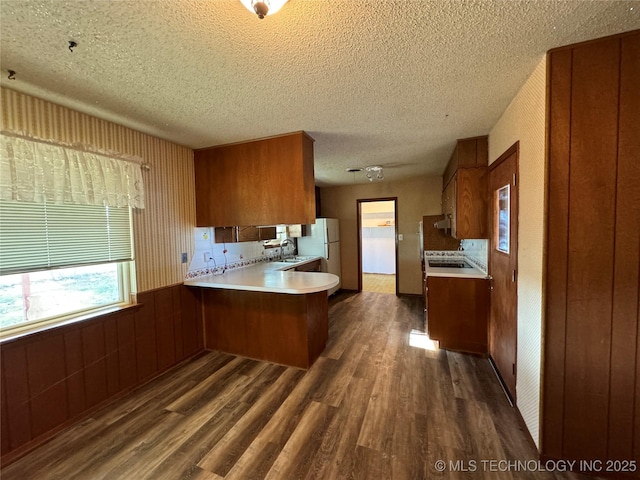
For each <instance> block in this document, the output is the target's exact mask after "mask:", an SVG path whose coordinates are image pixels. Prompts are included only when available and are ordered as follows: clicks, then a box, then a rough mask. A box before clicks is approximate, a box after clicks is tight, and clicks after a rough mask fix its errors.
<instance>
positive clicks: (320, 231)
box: [297, 218, 341, 295]
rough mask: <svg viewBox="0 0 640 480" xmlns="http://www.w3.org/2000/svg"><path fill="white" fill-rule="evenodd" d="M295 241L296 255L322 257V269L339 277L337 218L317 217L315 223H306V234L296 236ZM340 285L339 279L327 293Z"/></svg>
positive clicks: (338, 230) (338, 229)
mask: <svg viewBox="0 0 640 480" xmlns="http://www.w3.org/2000/svg"><path fill="white" fill-rule="evenodd" d="M309 230H310V231H311V232H310V233H309ZM297 242H298V255H314V256H318V257H322V271H323V272H327V273H333V274H334V275H337V276H338V278H340V228H339V226H338V219H337V218H317V219H316V223H313V224H311V225H307V235H306V236H304V237H300V238H298V239H297ZM340 285H341V282H340V281H339V282H338V285H336V286H335V287H333V288H332V289H331V290H329V295H331V294H332V293H335V292H336V291H337V290H338V289H339V288H340Z"/></svg>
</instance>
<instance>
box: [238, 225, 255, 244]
mask: <svg viewBox="0 0 640 480" xmlns="http://www.w3.org/2000/svg"><path fill="white" fill-rule="evenodd" d="M258 240H260V231H259V229H258V227H238V241H239V242H257V241H258Z"/></svg>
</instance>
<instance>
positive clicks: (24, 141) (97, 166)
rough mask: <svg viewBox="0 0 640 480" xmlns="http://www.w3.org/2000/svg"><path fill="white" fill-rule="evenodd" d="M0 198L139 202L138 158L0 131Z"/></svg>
mask: <svg viewBox="0 0 640 480" xmlns="http://www.w3.org/2000/svg"><path fill="white" fill-rule="evenodd" d="M0 199H2V200H8V201H10V200H17V201H21V202H31V203H54V204H63V203H64V204H75V205H107V206H110V207H127V206H129V207H133V208H144V185H143V181H142V172H141V168H140V164H139V163H136V162H131V161H127V160H123V159H119V158H112V157H109V156H106V155H102V154H98V153H94V152H87V151H82V150H81V149H74V148H70V147H66V146H62V145H54V144H51V143H47V142H42V141H38V140H32V139H29V138H25V137H20V136H14V135H8V134H5V133H2V134H0Z"/></svg>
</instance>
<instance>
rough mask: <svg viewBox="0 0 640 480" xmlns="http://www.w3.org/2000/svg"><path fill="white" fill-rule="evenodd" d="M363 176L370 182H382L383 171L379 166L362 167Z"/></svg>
mask: <svg viewBox="0 0 640 480" xmlns="http://www.w3.org/2000/svg"><path fill="white" fill-rule="evenodd" d="M364 171H365V172H366V173H365V175H366V176H367V179H369V181H370V182H373V181H374V180H380V181H382V180H384V171H383V170H382V167H381V166H380V165H370V166H368V167H364Z"/></svg>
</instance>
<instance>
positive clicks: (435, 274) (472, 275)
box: [425, 268, 489, 279]
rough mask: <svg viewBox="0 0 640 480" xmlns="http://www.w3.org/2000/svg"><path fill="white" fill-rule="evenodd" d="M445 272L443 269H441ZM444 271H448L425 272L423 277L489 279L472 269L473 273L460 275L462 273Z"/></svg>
mask: <svg viewBox="0 0 640 480" xmlns="http://www.w3.org/2000/svg"><path fill="white" fill-rule="evenodd" d="M443 270H445V269H443ZM446 270H449V271H447V272H434V271H431V272H430V271H428V270H427V271H426V272H425V276H426V277H455V278H484V279H486V278H489V276H488V275H487V274H486V273H483V272H481V271H480V270H478V269H475V268H474V269H473V270H475V272H469V273H462V272H457V271H454V272H451V270H453V269H452V268H447V269H446Z"/></svg>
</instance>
